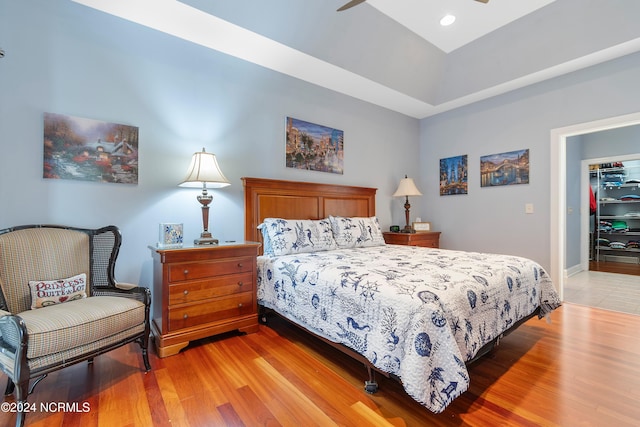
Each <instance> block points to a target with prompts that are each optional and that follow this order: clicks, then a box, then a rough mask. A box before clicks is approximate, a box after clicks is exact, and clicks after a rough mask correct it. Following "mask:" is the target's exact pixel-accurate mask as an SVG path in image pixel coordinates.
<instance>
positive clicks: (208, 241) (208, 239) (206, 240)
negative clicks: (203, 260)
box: [193, 237, 218, 245]
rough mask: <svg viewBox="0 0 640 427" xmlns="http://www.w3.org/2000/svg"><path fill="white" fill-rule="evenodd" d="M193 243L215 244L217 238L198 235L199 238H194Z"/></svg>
mask: <svg viewBox="0 0 640 427" xmlns="http://www.w3.org/2000/svg"><path fill="white" fill-rule="evenodd" d="M193 244H194V245H217V244H218V239H214V238H213V237H200V238H199V239H195V240H194V241H193Z"/></svg>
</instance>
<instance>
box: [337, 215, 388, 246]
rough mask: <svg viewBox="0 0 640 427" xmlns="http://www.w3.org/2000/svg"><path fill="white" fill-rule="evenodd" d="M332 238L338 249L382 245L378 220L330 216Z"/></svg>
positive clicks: (382, 237)
mask: <svg viewBox="0 0 640 427" xmlns="http://www.w3.org/2000/svg"><path fill="white" fill-rule="evenodd" d="M329 221H330V222H331V230H332V231H333V238H334V239H336V243H337V245H338V247H339V248H340V249H347V248H365V247H368V246H382V245H384V244H385V243H384V236H383V235H382V230H380V224H379V223H378V218H377V217H375V216H372V217H341V216H330V217H329Z"/></svg>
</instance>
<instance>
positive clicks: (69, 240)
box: [0, 228, 91, 314]
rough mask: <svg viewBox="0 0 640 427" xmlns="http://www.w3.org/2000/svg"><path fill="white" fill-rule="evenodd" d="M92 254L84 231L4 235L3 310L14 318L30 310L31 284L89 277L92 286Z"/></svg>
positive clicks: (0, 241) (0, 258)
mask: <svg viewBox="0 0 640 427" xmlns="http://www.w3.org/2000/svg"><path fill="white" fill-rule="evenodd" d="M51 248H56V250H53V251H52V250H51ZM89 253H90V252H89V236H88V235H87V234H86V233H83V232H80V231H75V230H67V229H62V228H28V229H23V230H16V231H14V232H12V233H5V234H2V235H0V288H1V289H2V296H3V297H4V301H3V303H4V304H6V306H5V307H2V308H3V309H4V310H6V311H9V312H11V313H13V314H17V313H21V312H23V311H27V310H29V309H30V307H31V293H30V291H29V281H30V280H57V279H65V278H68V277H71V276H75V275H76V274H80V273H85V274H86V275H87V282H89V283H90V281H91V278H90V277H91V274H90V267H89ZM87 288H89V286H88V287H87Z"/></svg>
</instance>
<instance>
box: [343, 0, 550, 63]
mask: <svg viewBox="0 0 640 427" xmlns="http://www.w3.org/2000/svg"><path fill="white" fill-rule="evenodd" d="M554 1H555V0H489V2H488V3H481V2H478V1H475V0H368V1H367V2H366V3H362V4H360V5H359V6H355V7H353V8H351V9H348V10H346V11H343V12H340V13H354V14H355V13H358V10H357V8H359V7H366V5H371V6H373V7H375V8H376V9H378V10H379V11H380V12H382V13H384V14H385V15H387V16H389V17H391V18H392V19H394V20H395V21H397V22H398V23H400V24H402V25H403V26H405V27H407V28H408V29H410V30H411V31H413V32H414V33H416V34H418V35H419V36H420V37H422V38H424V39H425V40H427V41H428V42H430V43H432V44H433V45H435V46H437V47H438V48H440V49H441V50H443V51H444V52H447V53H449V52H451V51H453V50H455V49H457V48H459V47H461V46H464V45H466V44H467V43H469V42H471V41H473V40H475V39H477V38H479V37H482V36H484V35H485V34H487V33H490V32H492V31H494V30H496V29H498V28H500V27H502V26H504V25H506V24H508V23H510V22H512V21H515V20H516V19H518V18H521V17H523V16H525V15H527V14H529V13H531V12H533V11H535V10H537V9H539V8H541V7H543V6H546V5H548V4H549V3H553V2H554ZM345 3H346V1H345ZM447 14H451V15H454V16H455V17H456V21H455V22H454V23H453V24H452V25H450V26H448V27H443V26H441V25H440V19H441V18H442V17H443V16H445V15H447Z"/></svg>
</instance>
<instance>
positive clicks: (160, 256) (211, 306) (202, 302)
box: [151, 242, 260, 357]
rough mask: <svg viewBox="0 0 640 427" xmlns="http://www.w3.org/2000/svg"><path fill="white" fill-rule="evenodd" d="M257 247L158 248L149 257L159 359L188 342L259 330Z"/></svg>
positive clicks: (235, 244)
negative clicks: (233, 331) (224, 334)
mask: <svg viewBox="0 0 640 427" xmlns="http://www.w3.org/2000/svg"><path fill="white" fill-rule="evenodd" d="M259 247H260V243H256V242H241V243H224V244H220V245H212V246H194V247H182V248H171V249H161V248H155V247H151V249H152V254H153V299H154V301H153V321H152V322H151V330H152V331H153V335H154V337H155V346H156V350H157V352H158V356H160V357H166V356H171V355H174V354H177V353H178V352H179V351H180V350H182V349H183V348H184V347H186V346H187V345H188V344H189V342H190V341H193V340H197V339H201V338H205V337H208V336H211V335H217V334H220V333H223V332H228V331H232V330H235V329H237V330H239V331H241V332H247V333H250V332H256V331H257V330H258V307H257V302H256V274H257V273H256V257H257V256H258V248H259Z"/></svg>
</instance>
